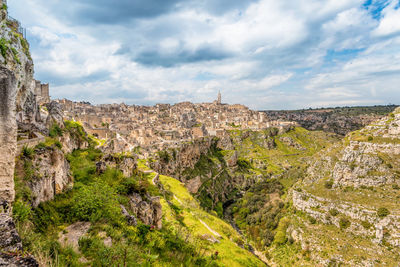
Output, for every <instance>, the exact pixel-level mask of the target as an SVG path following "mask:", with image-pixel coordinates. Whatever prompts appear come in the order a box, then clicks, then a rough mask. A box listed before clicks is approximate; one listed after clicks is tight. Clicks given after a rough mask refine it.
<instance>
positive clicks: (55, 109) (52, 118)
mask: <svg viewBox="0 0 400 267" xmlns="http://www.w3.org/2000/svg"><path fill="white" fill-rule="evenodd" d="M46 107H47V110H48V113H49V114H48V116H47V120H46V125H47V127H48V128H50V127H51V126H52V125H53V123H55V124H57V125H58V126H59V127H61V128H63V127H64V118H63V110H62V106H61V105H60V104H59V103H58V102H56V101H51V102H50V103H48V104H47V105H46Z"/></svg>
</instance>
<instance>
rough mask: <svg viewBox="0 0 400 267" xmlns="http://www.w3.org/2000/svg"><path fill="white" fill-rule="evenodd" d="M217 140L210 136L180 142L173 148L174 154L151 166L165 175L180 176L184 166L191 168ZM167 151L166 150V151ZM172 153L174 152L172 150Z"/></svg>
mask: <svg viewBox="0 0 400 267" xmlns="http://www.w3.org/2000/svg"><path fill="white" fill-rule="evenodd" d="M216 142H217V140H215V139H212V138H204V139H197V140H195V141H193V142H192V143H184V144H181V145H180V146H179V147H178V148H176V149H175V155H169V159H168V160H165V159H160V160H159V161H156V162H154V163H152V166H151V167H152V168H153V169H154V170H156V171H157V172H160V173H163V174H165V175H174V176H175V177H177V178H178V177H180V176H181V173H182V172H183V171H184V170H185V169H186V168H193V167H194V165H195V164H196V163H197V162H198V161H199V159H200V157H201V156H202V155H204V154H207V153H208V152H209V151H210V148H211V147H212V146H213V145H216ZM166 152H167V151H166ZM167 153H168V152H167ZM172 154H174V153H173V152H172Z"/></svg>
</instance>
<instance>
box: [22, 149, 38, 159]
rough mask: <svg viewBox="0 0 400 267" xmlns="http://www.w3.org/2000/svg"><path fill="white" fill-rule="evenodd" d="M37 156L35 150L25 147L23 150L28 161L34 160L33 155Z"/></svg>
mask: <svg viewBox="0 0 400 267" xmlns="http://www.w3.org/2000/svg"><path fill="white" fill-rule="evenodd" d="M34 154H35V151H34V150H33V148H30V147H27V146H24V147H23V148H22V155H23V156H24V157H26V158H28V159H32V157H33V155H34Z"/></svg>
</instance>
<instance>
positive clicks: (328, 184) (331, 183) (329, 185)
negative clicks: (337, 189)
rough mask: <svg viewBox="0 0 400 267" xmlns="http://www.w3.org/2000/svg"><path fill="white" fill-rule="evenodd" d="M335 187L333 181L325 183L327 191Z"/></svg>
mask: <svg viewBox="0 0 400 267" xmlns="http://www.w3.org/2000/svg"><path fill="white" fill-rule="evenodd" d="M332 187H333V181H332V180H328V181H326V182H325V188H327V189H332Z"/></svg>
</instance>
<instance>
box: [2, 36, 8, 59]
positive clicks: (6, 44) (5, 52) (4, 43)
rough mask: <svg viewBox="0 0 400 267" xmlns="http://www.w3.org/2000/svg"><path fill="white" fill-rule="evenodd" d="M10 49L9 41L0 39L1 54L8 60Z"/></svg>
mask: <svg viewBox="0 0 400 267" xmlns="http://www.w3.org/2000/svg"><path fill="white" fill-rule="evenodd" d="M8 49H9V46H8V43H7V40H6V39H4V38H1V39H0V52H1V55H2V56H3V57H4V58H7V51H8Z"/></svg>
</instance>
